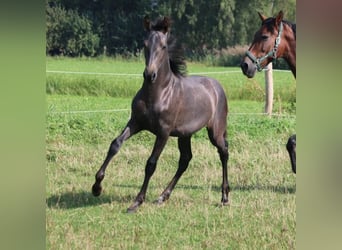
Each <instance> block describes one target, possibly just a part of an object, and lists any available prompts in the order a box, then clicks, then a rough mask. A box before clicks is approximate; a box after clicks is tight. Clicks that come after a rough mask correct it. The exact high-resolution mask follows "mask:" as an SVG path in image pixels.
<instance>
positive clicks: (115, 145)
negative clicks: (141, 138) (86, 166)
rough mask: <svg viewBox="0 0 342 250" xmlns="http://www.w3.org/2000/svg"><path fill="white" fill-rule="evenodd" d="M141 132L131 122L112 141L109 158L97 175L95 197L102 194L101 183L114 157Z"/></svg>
mask: <svg viewBox="0 0 342 250" xmlns="http://www.w3.org/2000/svg"><path fill="white" fill-rule="evenodd" d="M139 131H140V129H138V127H137V126H136V125H135V123H134V122H133V121H132V120H130V121H129V122H128V123H127V125H126V127H125V129H124V130H123V131H122V133H121V134H120V135H119V136H118V137H117V138H115V139H114V140H113V141H112V143H111V144H110V147H109V150H108V153H107V157H106V159H105V160H104V162H103V164H102V166H101V167H100V169H99V170H98V171H97V173H96V175H95V183H94V185H93V187H92V193H93V195H94V196H99V195H100V194H101V191H102V186H101V182H102V180H103V178H104V176H105V171H106V168H107V166H108V163H109V162H110V160H111V159H112V158H113V157H114V155H116V154H117V152H118V151H119V149H120V147H121V145H122V143H123V142H124V141H125V140H127V139H128V138H129V137H131V136H132V135H134V134H135V133H137V132H139Z"/></svg>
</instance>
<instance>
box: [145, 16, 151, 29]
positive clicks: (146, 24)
mask: <svg viewBox="0 0 342 250" xmlns="http://www.w3.org/2000/svg"><path fill="white" fill-rule="evenodd" d="M144 28H145V30H147V31H150V30H151V21H150V18H149V16H147V15H146V16H145V17H144Z"/></svg>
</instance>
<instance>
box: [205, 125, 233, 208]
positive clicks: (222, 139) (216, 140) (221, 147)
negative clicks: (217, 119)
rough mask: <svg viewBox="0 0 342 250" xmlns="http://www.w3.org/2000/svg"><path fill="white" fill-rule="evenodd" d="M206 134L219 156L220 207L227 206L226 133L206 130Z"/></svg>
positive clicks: (228, 189) (227, 155)
mask: <svg viewBox="0 0 342 250" xmlns="http://www.w3.org/2000/svg"><path fill="white" fill-rule="evenodd" d="M208 134H209V138H210V141H211V143H212V144H213V145H214V146H215V147H216V148H217V151H218V153H219V155H220V160H221V164H222V199H221V202H222V205H228V204H229V200H228V194H229V191H230V187H229V182H228V170H227V165H228V159H229V153H228V142H227V140H226V131H224V132H223V133H215V131H213V130H212V129H209V128H208Z"/></svg>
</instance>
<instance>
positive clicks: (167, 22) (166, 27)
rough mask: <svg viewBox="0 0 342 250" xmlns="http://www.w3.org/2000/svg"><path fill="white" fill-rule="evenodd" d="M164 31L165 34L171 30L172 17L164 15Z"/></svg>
mask: <svg viewBox="0 0 342 250" xmlns="http://www.w3.org/2000/svg"><path fill="white" fill-rule="evenodd" d="M163 26H164V28H163V32H164V34H166V33H167V32H168V31H169V30H170V26H171V19H170V18H169V17H167V16H165V17H164V20H163Z"/></svg>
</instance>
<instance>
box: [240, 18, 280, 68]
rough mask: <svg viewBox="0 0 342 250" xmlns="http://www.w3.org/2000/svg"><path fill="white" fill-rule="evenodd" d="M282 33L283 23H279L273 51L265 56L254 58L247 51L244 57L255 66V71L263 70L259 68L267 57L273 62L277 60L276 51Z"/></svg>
mask: <svg viewBox="0 0 342 250" xmlns="http://www.w3.org/2000/svg"><path fill="white" fill-rule="evenodd" d="M282 32H283V22H280V25H279V32H278V36H277V38H276V40H275V44H274V47H273V49H272V50H271V51H270V52H268V53H267V54H266V55H264V56H262V57H258V58H257V57H255V56H254V55H253V54H252V53H251V52H250V51H249V50H247V52H246V56H248V57H249V59H251V60H252V62H253V63H254V64H255V65H256V67H257V70H258V71H259V72H260V71H262V70H263V68H264V67H262V66H261V63H262V62H263V61H264V60H266V59H267V58H268V57H272V58H273V61H274V60H275V59H277V50H278V46H279V44H280V40H281V33H282Z"/></svg>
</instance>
